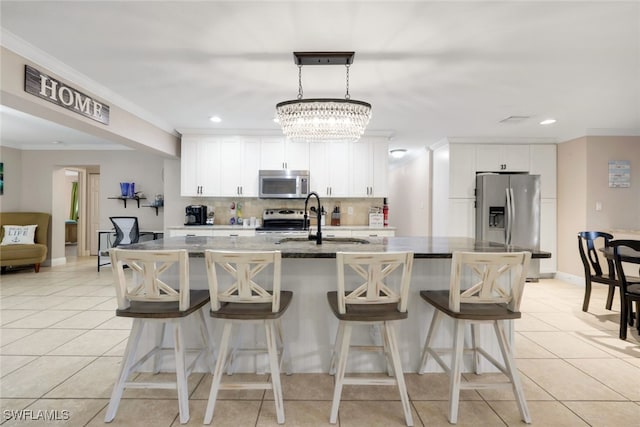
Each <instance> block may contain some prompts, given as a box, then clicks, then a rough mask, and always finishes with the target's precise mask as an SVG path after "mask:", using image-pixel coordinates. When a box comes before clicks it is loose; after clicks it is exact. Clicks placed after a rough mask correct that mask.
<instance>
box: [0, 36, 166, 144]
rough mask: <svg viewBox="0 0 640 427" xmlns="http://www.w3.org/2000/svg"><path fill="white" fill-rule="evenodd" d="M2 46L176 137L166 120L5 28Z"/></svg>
mask: <svg viewBox="0 0 640 427" xmlns="http://www.w3.org/2000/svg"><path fill="white" fill-rule="evenodd" d="M0 44H1V45H2V46H3V47H5V48H7V49H9V50H11V51H13V52H15V53H17V54H18V55H20V56H22V57H24V58H26V59H28V60H29V61H32V62H33V63H34V64H37V65H39V66H42V67H44V68H46V69H47V70H48V71H50V72H52V73H54V74H56V75H57V76H58V77H60V78H62V79H64V80H66V81H68V82H70V83H73V84H74V85H77V86H78V88H82V89H83V90H86V91H87V92H90V93H92V94H94V95H96V96H97V97H99V98H102V99H104V100H105V101H109V103H111V104H114V105H117V106H118V108H121V109H123V110H125V111H127V112H129V113H131V114H133V115H135V116H137V117H138V118H140V119H142V120H144V121H146V122H149V123H151V124H152V125H154V126H156V127H158V128H160V129H162V130H164V131H165V132H167V133H170V134H172V135H176V131H175V129H174V128H173V126H171V125H170V124H168V123H167V122H165V121H164V120H161V119H159V118H158V117H155V116H154V115H153V114H151V113H150V112H148V111H146V110H145V109H143V108H142V107H140V106H138V105H136V104H134V103H133V102H131V101H129V100H127V99H125V98H123V97H122V96H120V95H118V94H117V93H115V92H113V91H112V90H111V89H109V88H107V87H105V86H103V85H101V84H99V83H98V82H96V81H95V80H92V79H91V78H89V77H87V76H86V75H84V74H82V73H80V72H79V71H77V70H75V69H74V68H71V67H70V66H68V65H67V64H65V63H63V62H62V61H60V60H59V59H57V58H55V57H53V56H51V55H49V54H48V53H46V52H44V51H42V50H40V49H39V48H37V47H35V46H34V45H32V44H30V43H28V42H27V41H25V40H23V39H21V38H20V37H18V36H16V35H15V34H13V33H12V32H10V31H7V30H6V29H4V28H2V33H0Z"/></svg>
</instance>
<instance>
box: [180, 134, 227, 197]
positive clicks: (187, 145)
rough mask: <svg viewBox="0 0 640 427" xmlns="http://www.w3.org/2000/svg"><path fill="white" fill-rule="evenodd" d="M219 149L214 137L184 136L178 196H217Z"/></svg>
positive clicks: (218, 185)
mask: <svg viewBox="0 0 640 427" xmlns="http://www.w3.org/2000/svg"><path fill="white" fill-rule="evenodd" d="M219 161H220V147H219V144H218V141H217V140H216V139H215V138H214V137H207V136H185V137H183V138H182V144H181V157H180V194H181V195H182V196H191V197H193V196H208V197H214V196H217V195H218V193H219V191H220V173H219V170H218V167H217V165H218V163H219Z"/></svg>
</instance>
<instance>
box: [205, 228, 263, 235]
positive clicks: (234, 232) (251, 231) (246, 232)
mask: <svg viewBox="0 0 640 427" xmlns="http://www.w3.org/2000/svg"><path fill="white" fill-rule="evenodd" d="M255 235H256V231H255V230H254V229H253V228H248V229H237V230H231V229H223V230H215V229H214V230H213V236H214V237H252V236H255Z"/></svg>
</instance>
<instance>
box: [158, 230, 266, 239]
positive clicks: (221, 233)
mask: <svg viewBox="0 0 640 427" xmlns="http://www.w3.org/2000/svg"><path fill="white" fill-rule="evenodd" d="M255 235H256V231H255V230H254V229H253V228H249V229H246V230H244V229H238V230H230V229H221V230H216V229H213V228H206V229H197V228H193V229H191V228H190V229H185V228H177V229H171V230H169V237H176V236H209V237H234V236H248V237H251V236H255Z"/></svg>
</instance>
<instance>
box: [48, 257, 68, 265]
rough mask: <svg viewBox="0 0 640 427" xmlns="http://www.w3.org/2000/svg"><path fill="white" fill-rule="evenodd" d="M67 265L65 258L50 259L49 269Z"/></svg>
mask: <svg viewBox="0 0 640 427" xmlns="http://www.w3.org/2000/svg"><path fill="white" fill-rule="evenodd" d="M66 263H67V257H64V256H63V257H62V258H52V259H51V267H55V266H56V265H65V264H66Z"/></svg>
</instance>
